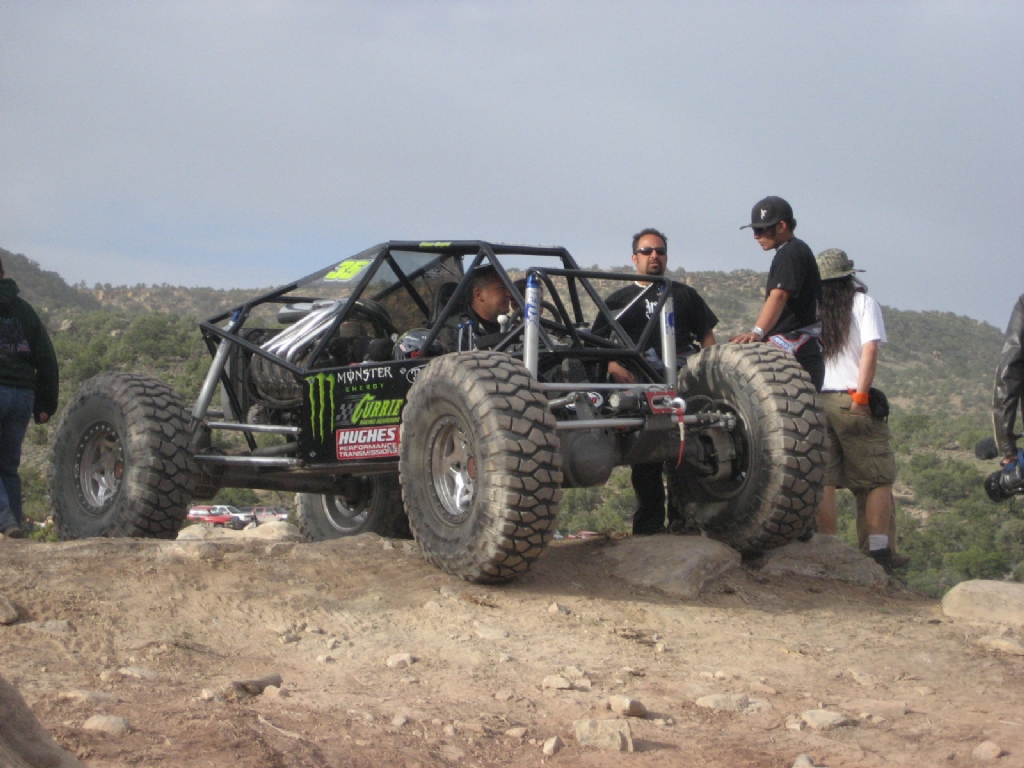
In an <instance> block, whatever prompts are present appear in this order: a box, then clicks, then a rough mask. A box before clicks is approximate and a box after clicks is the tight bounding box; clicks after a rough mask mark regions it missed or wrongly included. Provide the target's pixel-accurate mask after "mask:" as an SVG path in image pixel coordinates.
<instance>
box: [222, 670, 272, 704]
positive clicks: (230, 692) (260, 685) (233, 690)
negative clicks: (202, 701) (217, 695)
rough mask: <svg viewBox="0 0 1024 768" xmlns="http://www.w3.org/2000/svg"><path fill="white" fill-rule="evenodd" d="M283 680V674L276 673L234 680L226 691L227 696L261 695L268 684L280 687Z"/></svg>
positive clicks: (229, 697) (239, 697) (236, 697)
mask: <svg viewBox="0 0 1024 768" xmlns="http://www.w3.org/2000/svg"><path fill="white" fill-rule="evenodd" d="M281 682H282V680H281V676H280V675H278V674H276V673H275V674H273V675H267V676H266V677H261V678H260V679H259V680H233V681H232V682H231V685H230V686H229V687H228V688H227V690H225V691H224V693H225V698H228V699H244V698H246V697H248V696H259V695H260V694H261V693H263V691H265V690H266V689H267V686H270V685H274V686H277V687H278V688H280V687H281Z"/></svg>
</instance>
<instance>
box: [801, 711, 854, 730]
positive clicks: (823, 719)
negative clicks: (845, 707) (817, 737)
mask: <svg viewBox="0 0 1024 768" xmlns="http://www.w3.org/2000/svg"><path fill="white" fill-rule="evenodd" d="M800 717H801V718H802V719H803V721H804V722H805V723H807V724H808V725H809V726H811V728H813V729H814V730H816V731H831V730H832V729H833V728H839V727H841V726H844V725H849V724H850V721H849V720H848V719H847V718H846V716H845V715H841V714H839V713H838V712H832V711H830V710H828V709H809V710H807V711H806V712H801V713H800Z"/></svg>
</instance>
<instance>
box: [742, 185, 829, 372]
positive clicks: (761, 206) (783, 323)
mask: <svg viewBox="0 0 1024 768" xmlns="http://www.w3.org/2000/svg"><path fill="white" fill-rule="evenodd" d="M747 227H750V228H751V229H753V230H754V239H755V240H757V243H758V245H760V246H761V248H763V249H764V250H766V251H767V250H772V249H774V250H775V258H774V259H772V265H771V268H770V269H769V270H768V284H767V286H766V287H765V302H764V306H763V307H762V308H761V313H760V314H759V315H758V316H757V322H756V323H754V327H753V328H751V329H750V330H749V331H748V332H747V333H741V334H739V335H738V336H733V337H732V338H731V339H729V341H732V342H735V343H737V344H749V343H751V342H758V341H767V342H768V343H770V344H774V345H776V346H777V347H780V348H781V349H784V350H786V351H787V352H790V353H791V354H793V355H794V356H795V357H796V359H797V362H798V363H800V365H802V366H803V368H804V370H805V371H807V373H808V374H809V375H810V377H811V381H812V382H814V387H815V389H817V390H819V391H820V390H821V385H822V382H823V381H824V379H825V360H824V356H823V354H822V351H823V350H822V346H821V342H820V340H819V339H818V337H819V336H820V335H821V324H820V322H819V320H818V304H819V303H820V301H821V278H820V276H819V275H818V265H817V264H816V263H815V261H814V254H813V253H812V252H811V249H810V248H809V247H808V246H807V243H805V242H804V241H803V240H800V239H799V238H797V237H795V236H794V235H793V230H795V229H796V219H794V218H793V209H792V208H791V207H790V205H789V203H787V202H786V201H785V200H783V199H782V198H781V197H775V196H771V197H766V198H764V199H763V200H761V201H759V202H758V203H757V205H755V206H754V208H753V210H752V211H751V213H750V223H749V224H745V225H744V226H742V227H740V229H746V228H747Z"/></svg>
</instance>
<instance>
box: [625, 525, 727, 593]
mask: <svg viewBox="0 0 1024 768" xmlns="http://www.w3.org/2000/svg"><path fill="white" fill-rule="evenodd" d="M605 551H606V553H607V555H608V557H609V558H611V559H612V560H613V561H614V562H615V567H614V573H615V575H616V576H618V577H619V578H620V579H622V580H623V581H626V582H628V583H630V584H632V585H633V586H636V587H645V588H654V589H658V590H660V591H662V592H664V593H665V594H668V595H674V596H676V597H681V598H684V599H686V600H693V599H694V598H696V597H698V596H699V595H700V593H701V591H702V590H703V589H704V586H705V585H706V584H708V583H709V582H711V581H714V580H715V579H717V578H718V577H719V576H721V575H722V574H724V573H725V572H726V571H729V570H731V569H733V568H736V567H738V566H739V564H740V554H739V552H737V551H736V550H734V549H730V548H729V547H727V546H725V544H721V543H719V542H717V541H713V540H711V539H705V538H703V537H701V536H644V537H634V538H631V539H622V540H620V541H616V542H615V546H613V547H609V548H608V549H607V550H605Z"/></svg>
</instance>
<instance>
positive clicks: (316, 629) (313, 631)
mask: <svg viewBox="0 0 1024 768" xmlns="http://www.w3.org/2000/svg"><path fill="white" fill-rule="evenodd" d="M306 632H308V633H309V634H311V635H323V634H326V633H325V632H324V631H323V629H321V628H320V627H318V626H316V625H315V624H311V625H310V626H308V627H306Z"/></svg>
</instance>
